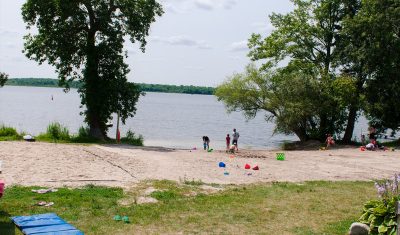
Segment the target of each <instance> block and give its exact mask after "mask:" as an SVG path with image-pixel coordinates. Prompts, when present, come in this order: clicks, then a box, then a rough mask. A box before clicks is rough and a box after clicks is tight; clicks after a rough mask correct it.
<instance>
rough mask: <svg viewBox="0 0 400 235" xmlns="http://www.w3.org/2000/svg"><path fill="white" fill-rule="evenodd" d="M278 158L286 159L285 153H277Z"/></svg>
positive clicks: (280, 159)
mask: <svg viewBox="0 0 400 235" xmlns="http://www.w3.org/2000/svg"><path fill="white" fill-rule="evenodd" d="M276 160H278V161H285V154H284V153H276Z"/></svg>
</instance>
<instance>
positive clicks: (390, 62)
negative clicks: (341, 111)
mask: <svg viewBox="0 0 400 235" xmlns="http://www.w3.org/2000/svg"><path fill="white" fill-rule="evenodd" d="M360 6H361V7H360V8H359V10H358V11H357V13H356V14H355V16H354V17H352V18H348V19H346V21H345V24H344V31H345V33H346V35H347V36H348V37H349V38H350V39H351V40H350V42H351V43H349V44H348V45H347V47H348V48H349V49H348V50H347V51H348V52H350V53H347V54H348V55H350V57H348V58H349V61H350V63H349V64H351V65H356V66H358V67H359V71H362V73H363V74H364V75H363V76H364V77H365V79H364V84H363V86H364V88H365V93H364V96H365V98H366V99H365V101H366V105H365V106H364V111H365V112H366V114H367V115H368V117H369V119H370V121H371V123H372V124H373V125H376V126H377V127H380V128H382V129H386V128H390V129H392V130H394V131H396V130H398V129H400V106H399V105H398V102H399V100H400V78H399V74H400V28H399V25H400V3H399V1H398V0H363V1H360ZM359 73H361V72H359Z"/></svg>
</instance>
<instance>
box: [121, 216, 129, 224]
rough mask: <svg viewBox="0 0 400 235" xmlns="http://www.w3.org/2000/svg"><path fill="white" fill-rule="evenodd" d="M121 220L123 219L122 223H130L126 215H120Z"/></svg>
mask: <svg viewBox="0 0 400 235" xmlns="http://www.w3.org/2000/svg"><path fill="white" fill-rule="evenodd" d="M122 221H124V223H126V224H129V223H130V221H129V217H128V216H124V217H122Z"/></svg>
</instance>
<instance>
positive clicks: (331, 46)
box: [249, 0, 347, 140]
mask: <svg viewBox="0 0 400 235" xmlns="http://www.w3.org/2000/svg"><path fill="white" fill-rule="evenodd" d="M292 1H293V3H294V5H295V9H294V10H293V11H292V12H290V13H288V14H275V13H274V14H272V15H271V16H270V20H271V24H272V25H273V26H274V27H275V30H274V31H273V32H272V33H271V34H270V35H269V36H267V37H266V38H264V39H263V38H262V36H261V35H259V34H253V35H252V37H251V38H250V40H249V47H250V49H251V51H250V53H249V56H250V58H251V59H252V60H254V61H262V62H263V63H264V66H263V67H262V68H269V67H271V66H274V67H279V66H282V64H287V65H285V66H284V67H286V70H289V71H300V72H301V73H302V74H308V75H310V76H313V77H314V78H315V79H316V80H317V81H318V83H319V89H320V92H319V95H318V99H319V102H320V108H319V110H318V111H317V113H316V114H314V113H312V116H311V117H310V118H308V119H307V120H306V122H307V125H306V126H307V127H311V128H312V129H313V130H311V131H309V132H308V133H309V135H308V136H307V138H314V139H320V140H324V139H325V134H327V133H336V134H339V133H341V132H342V131H343V126H344V123H345V120H346V116H347V109H346V107H344V108H343V104H341V103H339V102H338V99H337V97H336V94H335V93H334V91H335V87H334V86H335V85H336V84H335V83H334V81H335V79H336V77H337V73H336V69H335V68H334V62H335V59H336V58H337V56H336V53H337V51H336V47H337V45H338V41H339V40H340V37H339V33H340V30H341V22H342V20H343V17H344V15H345V11H344V5H343V4H342V1H341V0H292ZM297 98H298V99H301V98H302V97H297ZM299 121H301V122H303V121H304V120H299Z"/></svg>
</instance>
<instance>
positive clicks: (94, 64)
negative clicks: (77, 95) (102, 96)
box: [84, 29, 105, 140]
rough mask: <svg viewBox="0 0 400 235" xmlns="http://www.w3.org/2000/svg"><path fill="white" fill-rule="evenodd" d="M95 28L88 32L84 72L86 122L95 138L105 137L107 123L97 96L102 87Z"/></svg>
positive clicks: (90, 133) (102, 138) (101, 138)
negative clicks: (102, 115) (102, 118)
mask: <svg viewBox="0 0 400 235" xmlns="http://www.w3.org/2000/svg"><path fill="white" fill-rule="evenodd" d="M95 36H96V31H95V29H91V30H89V32H88V38H87V61H86V68H85V73H84V80H85V84H84V87H85V89H84V92H85V94H84V97H85V105H86V108H87V111H86V122H87V123H88V125H89V135H90V136H91V137H93V138H96V139H100V140H104V139H105V129H104V126H105V124H104V123H103V122H104V120H101V108H102V107H101V104H99V100H98V97H97V94H98V91H99V90H100V89H102V87H101V81H100V80H99V76H98V67H99V63H98V62H99V61H98V56H97V51H96V50H97V48H96V45H95Z"/></svg>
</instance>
